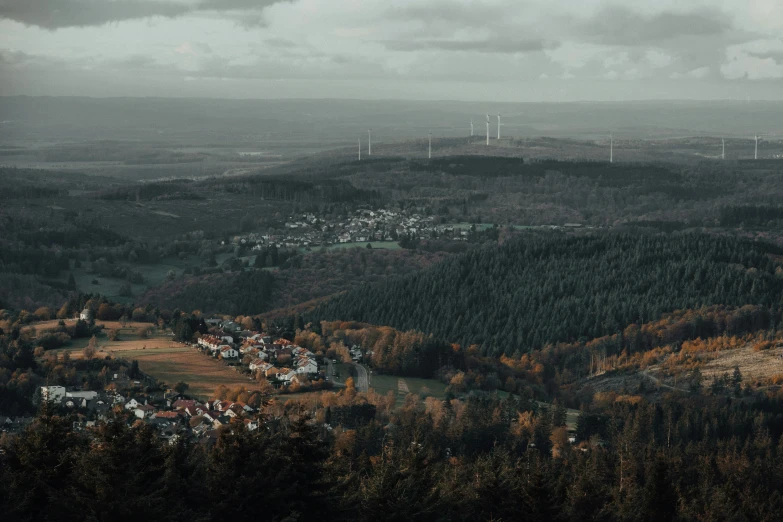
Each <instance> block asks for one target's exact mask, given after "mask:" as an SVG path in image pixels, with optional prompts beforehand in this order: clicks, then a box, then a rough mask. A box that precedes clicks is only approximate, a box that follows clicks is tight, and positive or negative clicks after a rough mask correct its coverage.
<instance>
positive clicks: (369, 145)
mask: <svg viewBox="0 0 783 522" xmlns="http://www.w3.org/2000/svg"><path fill="white" fill-rule="evenodd" d="M367 155H368V156H372V130H371V129H367Z"/></svg>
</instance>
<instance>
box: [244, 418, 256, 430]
mask: <svg viewBox="0 0 783 522" xmlns="http://www.w3.org/2000/svg"><path fill="white" fill-rule="evenodd" d="M242 422H244V424H245V429H246V430H247V431H256V430H257V429H258V421H257V420H251V419H245V420H244V421H242Z"/></svg>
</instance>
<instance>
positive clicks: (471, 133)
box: [470, 118, 473, 138]
mask: <svg viewBox="0 0 783 522" xmlns="http://www.w3.org/2000/svg"><path fill="white" fill-rule="evenodd" d="M470 137H471V138H472V137H473V118H471V119H470Z"/></svg>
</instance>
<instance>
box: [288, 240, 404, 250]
mask: <svg viewBox="0 0 783 522" xmlns="http://www.w3.org/2000/svg"><path fill="white" fill-rule="evenodd" d="M367 245H372V247H373V248H378V249H382V250H399V249H400V248H402V247H400V244H399V243H397V242H396V241H367V242H363V243H335V244H333V245H329V246H327V247H313V248H310V249H308V248H300V249H299V251H300V252H312V251H314V250H316V251H317V250H320V249H321V248H325V249H326V250H327V251H328V250H343V249H346V248H367Z"/></svg>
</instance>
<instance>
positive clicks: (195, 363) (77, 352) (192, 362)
mask: <svg viewBox="0 0 783 522" xmlns="http://www.w3.org/2000/svg"><path fill="white" fill-rule="evenodd" d="M97 324H101V325H103V326H104V332H103V333H101V334H100V335H99V336H97V340H98V354H97V356H98V357H105V356H107V355H111V356H112V357H115V358H122V359H126V360H128V361H132V360H137V361H138V362H139V368H140V369H141V371H143V372H145V373H147V374H149V375H151V376H152V377H154V378H155V379H158V380H159V381H163V382H165V383H166V384H168V385H170V386H173V385H174V384H176V383H177V382H179V381H185V382H186V383H188V384H189V385H190V389H189V390H188V394H189V395H194V396H196V397H198V398H200V399H206V398H208V397H210V396H211V395H212V393H213V392H214V391H215V388H217V387H218V386H219V385H221V384H222V385H225V386H227V387H235V386H245V387H246V388H247V389H248V390H250V389H258V386H257V384H256V382H255V381H253V380H251V379H249V378H248V377H246V376H244V375H242V374H240V373H238V372H236V371H235V370H233V369H232V368H230V367H228V366H225V365H223V363H221V362H219V361H217V360H215V359H212V358H211V357H208V356H207V355H204V354H202V353H200V352H198V351H196V350H195V349H193V348H191V347H189V346H185V345H182V344H180V343H176V342H174V341H172V340H171V337H170V335H168V334H165V333H158V334H153V335H152V336H151V337H150V338H148V339H142V338H139V336H138V332H139V330H140V329H141V328H143V327H149V326H150V325H149V324H146V323H128V324H127V325H126V326H125V327H122V325H121V324H120V323H119V322H116V321H105V322H104V321H99V322H98V323H97ZM34 326H35V327H36V329H37V331H38V332H41V331H43V330H45V329H46V328H51V327H55V326H57V321H47V322H45V323H37V324H35V325H34ZM112 329H119V330H120V340H119V341H110V340H109V338H108V335H107V332H108V330H112ZM88 342H89V339H78V340H76V341H74V342H73V343H72V344H71V345H70V346H67V347H65V348H60V349H59V350H55V351H56V352H64V351H67V352H70V353H71V357H73V358H75V359H78V358H81V357H82V356H83V355H82V350H83V349H84V347H85V346H87V343H88Z"/></svg>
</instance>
